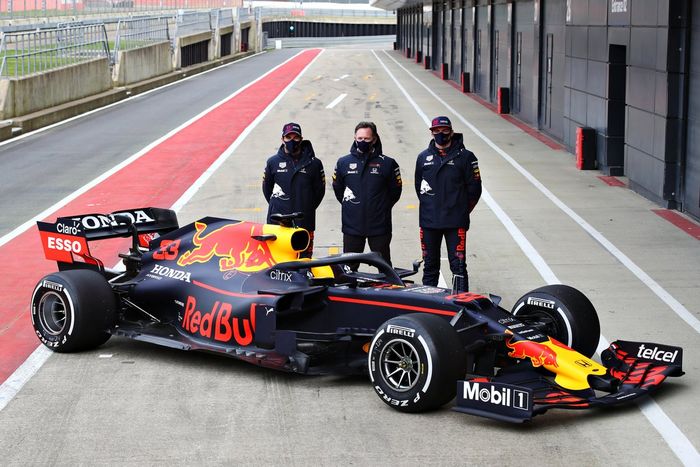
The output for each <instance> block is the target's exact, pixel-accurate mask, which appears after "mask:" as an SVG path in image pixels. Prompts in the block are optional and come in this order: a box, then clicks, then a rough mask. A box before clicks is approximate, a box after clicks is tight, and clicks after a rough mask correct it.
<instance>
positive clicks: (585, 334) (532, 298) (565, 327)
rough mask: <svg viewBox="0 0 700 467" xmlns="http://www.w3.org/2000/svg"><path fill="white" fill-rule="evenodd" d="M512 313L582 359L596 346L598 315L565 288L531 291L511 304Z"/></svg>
mask: <svg viewBox="0 0 700 467" xmlns="http://www.w3.org/2000/svg"><path fill="white" fill-rule="evenodd" d="M512 313H513V315H514V316H517V317H518V319H519V320H520V321H522V322H524V323H526V324H530V325H532V326H534V327H536V328H539V329H541V330H542V331H543V332H545V333H546V334H547V335H549V336H550V337H553V338H555V339H556V340H558V341H559V342H561V343H563V344H566V345H568V346H569V347H571V348H572V349H574V350H576V351H577V352H579V353H581V354H583V355H585V356H586V357H591V356H593V354H594V353H595V351H596V348H597V347H598V341H599V340H600V321H599V320H598V313H597V312H596V310H595V307H594V306H593V304H592V303H591V301H590V300H588V298H587V297H586V296H585V295H584V294H583V293H581V292H580V291H578V290H577V289H575V288H573V287H570V286H568V285H562V284H556V285H546V286H544V287H540V288H538V289H535V290H532V291H531V292H528V293H526V294H525V295H523V296H522V297H520V298H519V299H518V301H517V302H515V305H514V306H513V311H512Z"/></svg>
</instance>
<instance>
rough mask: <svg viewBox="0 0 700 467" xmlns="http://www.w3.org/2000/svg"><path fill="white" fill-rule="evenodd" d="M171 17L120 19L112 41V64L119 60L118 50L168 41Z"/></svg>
mask: <svg viewBox="0 0 700 467" xmlns="http://www.w3.org/2000/svg"><path fill="white" fill-rule="evenodd" d="M171 18H172V17H167V16H159V17H150V18H136V19H122V20H119V23H118V24H117V32H116V36H115V39H114V58H113V60H112V61H113V63H117V61H118V60H119V51H120V50H129V49H135V48H138V47H143V46H146V45H149V44H154V43H156V42H162V41H170V28H169V26H168V20H170V19H171Z"/></svg>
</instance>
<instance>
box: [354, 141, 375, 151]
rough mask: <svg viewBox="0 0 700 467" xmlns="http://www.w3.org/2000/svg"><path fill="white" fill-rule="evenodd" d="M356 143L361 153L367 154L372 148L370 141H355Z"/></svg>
mask: <svg viewBox="0 0 700 467" xmlns="http://www.w3.org/2000/svg"><path fill="white" fill-rule="evenodd" d="M355 144H356V145H357V150H358V151H360V152H361V153H363V154H367V153H368V152H369V151H370V150H371V149H372V142H371V141H355Z"/></svg>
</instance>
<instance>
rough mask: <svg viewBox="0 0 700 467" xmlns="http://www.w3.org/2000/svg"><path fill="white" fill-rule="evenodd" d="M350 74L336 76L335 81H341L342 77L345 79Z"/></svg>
mask: <svg viewBox="0 0 700 467" xmlns="http://www.w3.org/2000/svg"><path fill="white" fill-rule="evenodd" d="M348 76H350V75H343V76H341V77H340V78H335V79H334V80H333V81H340V80H341V79H345V78H347V77H348Z"/></svg>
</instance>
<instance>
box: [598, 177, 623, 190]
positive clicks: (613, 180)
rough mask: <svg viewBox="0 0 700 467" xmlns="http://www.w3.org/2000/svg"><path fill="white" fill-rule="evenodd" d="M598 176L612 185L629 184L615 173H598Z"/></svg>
mask: <svg viewBox="0 0 700 467" xmlns="http://www.w3.org/2000/svg"><path fill="white" fill-rule="evenodd" d="M598 178H599V179H601V180H602V181H603V182H605V183H607V184H608V185H610V186H624V187H626V186H627V185H625V182H623V181H622V180H620V179H619V178H617V177H615V176H613V175H598Z"/></svg>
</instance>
